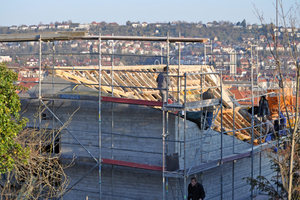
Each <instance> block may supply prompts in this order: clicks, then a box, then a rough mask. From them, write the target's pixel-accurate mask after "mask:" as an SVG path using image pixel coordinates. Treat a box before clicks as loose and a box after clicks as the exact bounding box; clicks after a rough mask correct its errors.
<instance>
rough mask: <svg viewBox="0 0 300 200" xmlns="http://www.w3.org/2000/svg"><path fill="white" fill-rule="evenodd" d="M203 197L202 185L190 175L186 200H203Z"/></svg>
mask: <svg viewBox="0 0 300 200" xmlns="http://www.w3.org/2000/svg"><path fill="white" fill-rule="evenodd" d="M204 198H205V192H204V189H203V186H202V185H201V184H200V183H198V182H197V179H196V178H195V177H192V178H191V183H190V184H189V187H188V200H203V199H204Z"/></svg>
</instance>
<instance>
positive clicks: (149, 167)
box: [102, 158, 163, 172]
mask: <svg viewBox="0 0 300 200" xmlns="http://www.w3.org/2000/svg"><path fill="white" fill-rule="evenodd" d="M102 163H104V164H110V165H119V166H123V167H133V168H138V169H147V170H153V171H159V172H162V169H163V168H162V167H161V166H156V165H148V164H142V163H135V162H128V161H122V160H114V159H108V158H102Z"/></svg>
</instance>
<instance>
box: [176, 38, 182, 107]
mask: <svg viewBox="0 0 300 200" xmlns="http://www.w3.org/2000/svg"><path fill="white" fill-rule="evenodd" d="M180 37H181V33H180V32H179V38H180ZM180 61H181V42H179V43H178V73H177V74H178V81H177V90H178V91H177V100H178V102H177V103H178V104H179V103H180V88H181V83H180V81H181V80H180V77H179V76H180V64H181V63H180Z"/></svg>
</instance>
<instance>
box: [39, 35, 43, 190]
mask: <svg viewBox="0 0 300 200" xmlns="http://www.w3.org/2000/svg"><path fill="white" fill-rule="evenodd" d="M41 100H42V35H40V44H39V134H40V136H41V135H42V107H41ZM39 152H40V154H41V153H42V141H41V137H40V141H39ZM42 190H43V188H42V185H40V192H42Z"/></svg>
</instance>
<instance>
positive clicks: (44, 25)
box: [39, 24, 49, 30]
mask: <svg viewBox="0 0 300 200" xmlns="http://www.w3.org/2000/svg"><path fill="white" fill-rule="evenodd" d="M48 27H49V26H48V25H46V24H39V30H44V29H47V28H48Z"/></svg>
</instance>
